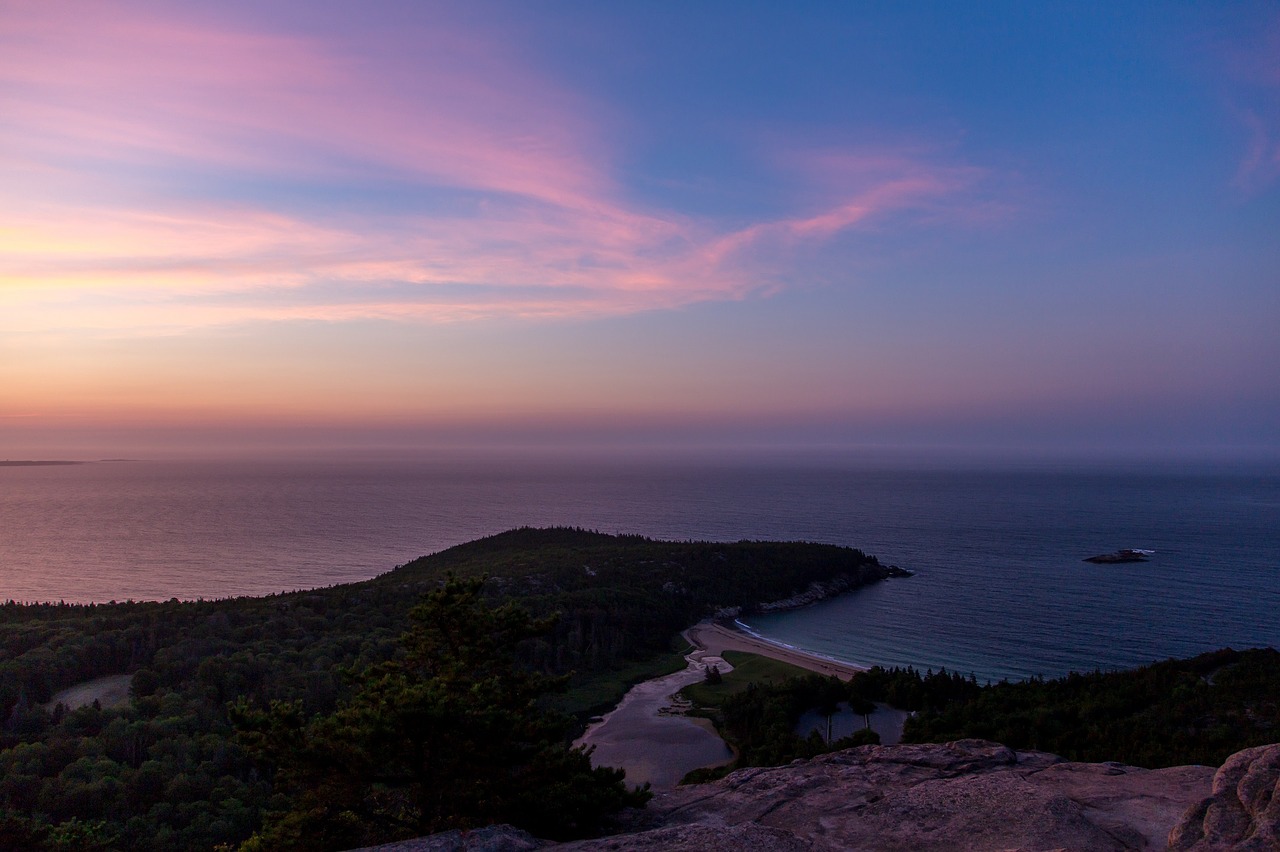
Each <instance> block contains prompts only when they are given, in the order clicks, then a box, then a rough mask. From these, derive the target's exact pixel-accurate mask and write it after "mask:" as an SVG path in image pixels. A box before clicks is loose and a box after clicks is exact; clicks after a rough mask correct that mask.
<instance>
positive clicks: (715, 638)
mask: <svg viewBox="0 0 1280 852" xmlns="http://www.w3.org/2000/svg"><path fill="white" fill-rule="evenodd" d="M680 635H681V636H683V637H684V638H685V640H686V641H688V642H689V644H690V645H693V646H694V647H695V648H697V649H698V650H699V651H700V652H702V653H704V654H713V655H716V656H719V655H721V654H723V652H725V651H745V652H747V653H749V654H759V655H760V656H762V657H768V658H770V659H773V660H778V661H780V662H784V663H790V664H791V665H793V666H796V667H797V668H802V669H806V670H808V671H811V672H817V673H818V674H822V675H834V676H836V677H838V678H839V679H840V680H851V679H852V678H853V676H854V675H855V674H857V673H858V672H865V671H866V670H867V669H866V667H864V666H855V665H854V664H853V663H844V662H841V661H839V660H833V659H831V658H830V657H823V656H820V655H818V654H814V653H811V652H809V651H801V650H798V649H796V648H789V647H787V646H786V645H781V644H779V643H777V642H770V641H769V640H767V639H762V638H760V637H759V636H755V635H753V634H751V633H748V632H747V631H745V630H743V629H742V628H740V627H737V626H733V627H730V626H729V625H727V624H725V623H723V622H719V621H710V620H708V621H700V622H698V623H697V624H695V625H693V626H692V627H690V628H688V629H686V630H685V631H684V632H683V633H681V634H680Z"/></svg>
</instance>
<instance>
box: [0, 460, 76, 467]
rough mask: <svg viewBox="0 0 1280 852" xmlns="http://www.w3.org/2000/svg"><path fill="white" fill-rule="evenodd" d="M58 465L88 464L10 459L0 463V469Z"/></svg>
mask: <svg viewBox="0 0 1280 852" xmlns="http://www.w3.org/2000/svg"><path fill="white" fill-rule="evenodd" d="M59 464H88V462H82V461H63V460H48V461H30V460H23V459H18V460H16V461H15V460H11V459H5V460H4V461H0V467H40V466H49V465H59Z"/></svg>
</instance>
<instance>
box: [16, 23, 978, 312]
mask: <svg viewBox="0 0 1280 852" xmlns="http://www.w3.org/2000/svg"><path fill="white" fill-rule="evenodd" d="M0 46H2V49H0V115H2V116H3V118H0V176H2V177H3V178H4V179H5V181H6V183H7V184H8V186H9V187H10V191H9V192H7V193H6V194H5V195H4V196H3V197H0V282H2V283H3V287H0V307H3V310H0V330H3V331H6V332H10V333H13V332H53V331H58V330H66V329H77V328H79V329H87V328H94V329H102V330H107V331H121V332H123V331H134V332H136V331H139V330H147V331H151V332H161V333H163V332H166V331H181V330H182V329H187V328H192V327H198V326H206V325H213V324H225V323H242V322H254V321H274V320H289V319H320V320H329V321H341V320H347V319H356V318H370V317H375V318H395V319H410V320H421V321H460V320H471V319H479V318H486V317H496V316H523V317H564V316H601V315H612V314H619V313H629V312H635V311H645V310H654V309H665V308H674V307H679V306H682V305H687V304H691V303H694V302H699V301H706V300H713V299H739V298H744V297H748V296H750V295H751V294H753V293H760V292H767V291H768V290H769V289H770V288H772V287H773V286H776V285H775V283H774V280H775V279H774V278H773V277H771V276H770V275H768V274H767V273H763V272H762V270H766V269H767V267H768V266H769V263H764V264H760V265H753V264H750V263H745V262H743V260H744V253H747V252H748V250H749V252H750V253H753V258H754V259H755V260H759V259H760V255H761V254H764V255H768V259H769V260H770V261H771V262H773V263H775V264H785V263H786V262H787V260H786V258H787V255H788V253H793V252H796V251H803V250H817V249H818V248H820V247H821V245H822V244H823V243H824V242H825V241H827V240H829V239H830V238H831V237H832V236H833V235H835V234H838V233H840V232H843V231H846V230H849V229H856V228H859V227H864V226H866V225H867V224H868V223H870V222H873V221H875V220H876V219H877V217H880V216H882V215H884V214H886V213H900V212H902V211H910V210H918V211H926V210H928V209H929V208H930V207H931V206H933V205H935V204H936V202H937V201H938V199H940V198H948V197H950V198H957V197H963V196H964V194H965V193H966V191H967V190H968V189H969V188H970V187H971V185H972V183H973V181H974V178H975V175H974V173H972V172H965V171H964V170H961V169H957V168H955V167H941V166H931V165H929V164H928V162H927V161H909V160H906V159H904V158H898V159H897V160H891V161H886V162H883V163H880V164H879V165H880V167H879V168H878V169H877V170H876V172H875V174H874V175H871V176H870V177H868V174H867V173H865V172H864V173H863V175H862V177H861V179H860V181H858V182H854V183H851V182H849V181H845V180H838V181H832V180H831V177H832V176H833V175H834V174H836V172H838V171H839V169H838V168H836V167H835V166H833V165H831V164H830V163H828V164H827V167H826V168H823V167H822V164H820V163H819V164H816V165H815V169H816V170H817V174H815V175H811V176H810V179H812V180H816V181H819V182H822V181H826V182H827V183H829V184H831V185H832V186H835V187H837V188H840V187H842V189H839V191H837V192H830V191H829V192H827V193H826V196H827V197H825V198H823V199H821V201H820V202H819V203H816V204H809V205H807V207H806V208H805V209H803V210H798V211H797V213H796V214H795V215H793V216H789V217H784V218H781V219H776V220H770V221H762V222H759V223H756V224H752V225H748V226H746V227H742V226H740V225H739V226H737V227H726V226H724V225H723V224H721V223H718V222H717V221H715V220H713V219H709V218H704V219H695V218H692V217H689V216H686V215H682V214H680V213H678V212H674V211H670V210H662V209H652V207H648V206H642V205H640V204H637V203H635V202H633V201H631V200H629V198H628V193H627V190H626V187H624V186H622V185H621V184H620V182H619V180H618V179H617V178H616V177H615V174H616V170H615V168H614V163H615V161H616V159H617V158H618V156H619V151H618V150H617V148H618V144H619V143H618V142H617V140H616V138H614V134H611V133H610V132H609V127H608V122H607V121H605V120H603V119H602V118H600V115H599V113H600V110H598V109H597V108H596V107H595V106H594V105H593V104H591V103H589V102H586V101H584V100H582V99H581V98H579V97H577V96H575V95H574V94H573V93H572V92H571V91H566V89H565V88H564V87H563V86H561V85H558V84H557V83H556V82H555V81H553V80H550V79H548V78H546V77H545V76H543V75H541V74H539V73H537V71H536V69H533V68H530V67H528V66H527V65H524V64H520V63H519V62H517V61H515V60H513V59H508V58H507V57H510V56H512V55H513V54H512V51H510V50H509V49H507V47H506V46H504V45H502V44H497V43H493V42H490V41H486V40H485V38H484V37H483V36H481V35H476V34H474V33H468V32H463V31H460V30H458V29H457V28H451V27H449V26H447V25H444V26H440V27H438V28H433V29H430V30H426V29H423V30H421V31H415V32H414V33H413V44H412V50H411V51H409V50H408V49H407V48H405V49H399V50H396V49H393V50H391V51H390V52H389V53H388V54H387V55H385V56H384V55H375V54H374V53H372V52H369V51H365V50H361V49H360V47H359V46H358V45H357V44H355V43H354V42H348V41H344V40H342V39H339V38H336V37H326V38H320V37H318V36H312V37H304V36H292V35H291V36H285V35H279V34H275V33H272V32H270V31H267V30H265V29H259V30H255V29H254V28H252V27H249V26H247V25H239V26H233V25H229V24H226V23H224V22H218V21H214V20H212V19H205V20H197V19H195V18H194V17H185V18H182V17H159V16H156V15H144V14H138V13H136V12H132V13H131V12H130V11H129V9H128V8H122V7H118V6H112V7H106V6H98V5H87V6H84V7H78V8H77V12H76V13H75V14H74V15H71V14H68V13H67V12H66V8H65V7H60V8H55V7H53V6H44V5H37V4H32V5H21V4H19V5H10V6H9V8H8V9H7V10H6V14H5V15H4V16H2V18H0ZM393 47H394V46H393ZM401 47H402V48H404V47H405V46H401ZM271 187H275V188H276V189H279V190H280V192H279V193H277V194H272V193H271V191H270V188H271ZM388 187H391V188H393V189H394V192H393V193H389V192H388ZM326 192H328V193H329V195H324V193H326ZM309 194H311V195H315V196H323V200H310V201H298V200H297V199H298V197H299V196H303V197H306V196H308V195H309ZM381 194H391V195H394V198H393V199H392V200H385V201H384V200H380V196H381ZM338 198H340V199H343V200H334V199H338Z"/></svg>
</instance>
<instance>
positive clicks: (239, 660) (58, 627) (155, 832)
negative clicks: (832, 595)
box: [0, 529, 887, 850]
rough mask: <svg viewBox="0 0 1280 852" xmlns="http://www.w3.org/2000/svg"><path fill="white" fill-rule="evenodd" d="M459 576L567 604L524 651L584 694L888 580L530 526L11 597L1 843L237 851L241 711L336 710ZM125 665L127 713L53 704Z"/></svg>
mask: <svg viewBox="0 0 1280 852" xmlns="http://www.w3.org/2000/svg"><path fill="white" fill-rule="evenodd" d="M450 573H452V574H454V575H456V576H458V577H460V578H478V577H487V578H488V579H487V581H486V582H485V584H484V586H483V594H484V596H485V598H486V599H487V600H488V601H489V603H490V605H497V604H498V603H500V602H501V601H503V600H513V599H514V600H518V601H519V602H520V603H521V605H522V606H523V607H524V608H526V609H527V610H529V611H530V612H531V613H532V614H533V615H534V616H535V617H539V618H540V617H543V616H548V615H553V614H554V615H557V616H558V618H557V619H556V620H555V621H554V623H553V624H552V625H550V626H549V631H548V632H546V633H543V634H539V635H538V636H536V637H532V638H528V639H526V640H524V641H523V642H522V643H521V644H520V646H519V647H518V648H517V649H515V650H516V651H517V652H518V655H519V659H520V660H521V661H522V664H523V665H524V667H525V668H527V669H529V670H531V671H536V672H539V673H542V674H546V675H553V676H554V675H564V674H569V673H573V679H572V681H571V686H572V685H573V684H578V683H585V682H588V681H590V680H591V679H592V678H599V677H601V676H603V675H605V674H607V673H609V672H611V671H617V670H622V669H624V668H626V667H627V666H635V665H636V664H637V662H638V661H644V660H646V659H652V658H653V657H654V656H655V655H658V654H669V653H670V640H671V637H672V635H673V634H674V633H676V632H678V631H679V630H680V629H682V628H684V627H686V626H688V625H689V624H691V623H694V622H695V621H697V620H699V619H701V618H703V617H705V616H706V615H708V614H709V613H711V612H713V611H715V610H717V609H719V608H723V607H735V606H741V607H746V608H748V609H749V608H750V606H751V605H752V604H755V603H758V602H764V601H770V600H777V599H782V598H786V597H789V596H791V595H792V594H794V593H796V592H799V591H802V590H804V589H805V588H806V587H807V586H808V585H809V584H810V583H812V582H815V581H829V580H832V579H835V578H837V577H842V576H843V577H846V578H848V579H850V580H851V582H852V584H853V585H857V584H861V583H864V582H870V581H872V580H875V579H879V578H881V577H883V576H885V574H886V573H887V572H886V570H885V569H883V568H882V567H881V566H879V564H878V563H877V562H876V561H875V559H874V558H872V557H868V556H866V555H864V554H862V553H861V552H859V551H857V550H853V549H850V548H841V547H834V546H828V545H813V544H800V543H783V544H779V543H766V542H742V543H737V544H710V543H699V542H657V541H651V540H648V539H645V538H642V537H638V536H608V535H601V534H599V533H593V532H588V531H584V530H573V529H554V530H534V529H521V530H514V531H511V532H508V533H504V534H501V535H497V536H493V537H491V538H487V539H482V540H480V541H476V542H472V543H470V544H466V545H461V546H459V547H455V548H452V549H450V550H447V551H444V552H442V553H440V554H436V555H433V556H429V557H424V558H422V559H418V560H415V561H414V562H411V563H409V564H407V565H404V566H401V567H399V568H397V569H396V570H394V571H392V572H389V573H388V574H385V575H382V576H380V577H377V578H374V579H373V580H370V581H367V582H363V583H355V584H349V585H343V586H335V587H331V588H326V589H318V590H313V591H307V592H296V593H290V594H281V595H275V596H270V597H265V598H243V599H231V600H220V601H203V602H178V601H176V600H175V601H169V602H159V603H133V602H128V603H120V604H109V605H96V606H71V605H56V604H54V605H48V604H46V605H35V606H23V605H17V604H9V605H4V606H0V848H39V847H40V846H44V847H46V848H66V849H95V848H99V849H113V848H120V849H138V850H152V849H154V850H162V849H163V850H169V849H210V848H213V847H215V846H217V845H219V844H226V845H228V846H229V848H235V846H236V845H238V844H239V843H241V842H243V841H244V840H246V839H247V838H248V837H249V836H250V835H251V834H252V833H253V832H254V831H256V830H258V829H259V827H260V826H261V825H262V819H263V814H264V812H265V811H267V810H268V809H269V808H272V807H277V806H278V805H279V802H278V801H276V800H275V799H273V797H277V798H278V796H279V792H280V791H279V790H277V789H276V788H275V786H274V785H273V781H274V779H273V777H272V774H271V772H270V771H269V770H266V769H264V768H263V766H262V764H261V761H256V760H254V759H253V755H251V754H249V753H248V751H246V748H245V746H244V743H243V738H242V737H237V735H236V730H235V728H234V726H233V724H232V719H231V714H230V711H229V708H230V707H232V706H237V707H240V708H241V709H242V711H243V712H250V711H252V710H254V709H257V710H261V711H264V712H266V711H267V710H268V709H269V708H270V707H271V706H272V703H273V702H286V703H290V704H291V705H293V706H296V707H297V712H298V713H299V714H300V717H301V718H303V719H311V718H319V717H321V716H324V715H326V714H332V713H334V712H335V711H336V710H337V709H338V708H340V707H341V706H343V705H344V702H349V701H351V700H353V697H354V696H356V695H358V694H359V690H360V686H361V684H362V683H363V678H364V673H367V672H368V671H370V670H371V669H373V668H375V667H377V666H379V665H382V664H384V663H387V662H388V661H392V660H394V659H397V658H398V657H400V656H402V655H403V654H404V653H405V652H404V647H403V644H402V642H401V637H402V635H403V634H404V633H405V632H406V630H408V628H409V626H410V618H409V613H410V610H411V609H412V608H413V607H414V605H415V604H416V603H417V602H418V601H419V600H420V599H421V598H422V596H423V595H424V594H425V593H427V592H430V591H432V590H434V589H438V588H439V587H440V585H441V582H442V581H443V579H444V578H445V576H446V575H447V574H450ZM121 674H125V675H129V676H130V677H131V684H132V696H131V700H130V702H129V703H128V705H127V706H123V707H119V708H107V709H103V708H101V707H97V706H87V707H83V708H80V709H77V710H71V711H68V710H66V709H65V708H63V707H60V706H57V705H53V706H50V704H49V702H50V701H51V700H52V698H53V696H54V694H55V693H56V692H58V691H59V690H61V689H64V688H67V687H70V686H73V685H76V684H80V683H83V682H84V681H87V680H91V679H93V678H97V677H101V676H106V675H121ZM572 695H573V694H572V692H571V694H570V699H571V700H570V706H573V705H572ZM578 709H581V710H586V709H588V708H587V707H586V706H585V705H582V706H580V707H578Z"/></svg>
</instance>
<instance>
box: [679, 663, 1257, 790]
mask: <svg viewBox="0 0 1280 852" xmlns="http://www.w3.org/2000/svg"><path fill="white" fill-rule="evenodd" d="M841 702H847V703H848V704H849V705H850V706H851V707H852V708H853V712H854V713H858V714H864V713H869V712H871V709H872V708H873V707H874V703H873V702H882V703H885V704H889V705H891V706H893V707H897V708H898V709H901V710H911V711H915V712H914V714H913V715H912V716H911V717H910V718H909V719H908V720H907V723H906V727H905V729H904V731H903V741H904V742H920V743H925V742H948V741H952V740H958V739H965V738H970V737H974V738H980V739H987V740H993V741H995V742H999V743H1003V744H1004V745H1007V746H1010V747H1011V748H1015V749H1034V750H1039V751H1047V752H1052V753H1053V754H1058V755H1061V756H1063V757H1065V758H1067V759H1069V760H1079V761H1087V762H1103V761H1118V762H1121V763H1128V764H1132V765H1135V766H1143V767H1147V768H1151V769H1155V768H1160V767H1165V766H1179V765H1184V764H1202V765H1208V766H1218V765H1220V764H1221V763H1222V762H1223V761H1224V760H1226V758H1227V757H1229V756H1230V755H1232V754H1233V753H1235V752H1237V751H1239V750H1241V749H1244V748H1250V747H1253V746H1258V745H1265V744H1268V743H1273V742H1276V741H1277V740H1280V652H1277V651H1276V650H1275V649H1274V648H1266V649H1254V650H1249V651H1234V650H1231V649H1225V650H1221V651H1214V652H1211V653H1208V654H1203V655H1201V656H1198V657H1195V658H1193V659H1189V660H1167V661H1165V662H1160V663H1155V664H1152V665H1150V666H1144V667H1142V668H1139V669H1132V670H1128V671H1117V672H1094V673H1092V674H1070V675H1068V676H1066V677H1063V678H1057V679H1053V680H1045V679H1043V678H1033V679H1031V680H1028V681H1020V682H1016V683H1010V682H1007V681H1002V682H1000V683H996V684H988V685H986V686H980V685H979V684H978V682H977V680H976V679H975V678H974V677H973V676H972V675H969V676H968V677H964V676H961V675H959V674H957V673H955V672H948V671H946V670H945V669H944V670H942V671H937V672H934V671H926V672H923V673H922V672H919V671H917V670H915V669H914V668H910V667H908V668H905V669H903V668H893V669H885V668H881V667H876V668H873V669H871V670H870V671H867V672H863V673H860V674H857V675H855V676H854V678H853V679H852V680H851V681H849V682H848V683H841V682H839V681H837V680H836V679H834V678H822V677H819V676H816V675H814V676H808V677H802V678H795V679H792V680H789V681H786V682H783V683H780V684H775V685H771V686H767V687H754V686H753V687H750V688H748V689H747V690H746V691H745V692H742V693H740V694H738V695H735V696H731V697H729V698H727V699H725V701H724V702H723V703H722V704H721V705H720V706H719V707H717V708H713V709H712V710H711V711H710V712H709V714H708V715H710V716H711V717H712V718H713V719H714V720H715V721H716V724H717V726H718V728H719V729H720V731H721V732H722V734H723V735H724V737H725V738H726V740H728V741H729V742H731V743H732V744H733V745H734V746H735V747H736V748H738V749H739V750H740V752H741V754H740V758H739V760H738V762H737V763H736V764H735V765H734V768H737V767H740V766H757V765H778V764H783V763H787V762H789V761H791V760H794V759H796V758H801V757H810V756H813V755H815V754H821V753H824V752H827V751H831V750H833V749H836V748H843V747H846V746H848V745H854V744H862V743H869V742H875V739H874V738H873V737H866V736H859V737H858V739H859V740H860V741H861V742H858V743H853V742H846V741H837V742H835V743H830V744H828V743H824V742H823V741H822V740H821V739H820V738H818V737H816V736H813V737H810V738H809V739H807V740H805V739H802V738H800V737H798V736H797V735H796V734H795V728H796V722H797V720H798V719H799V717H800V715H801V714H802V713H805V712H808V711H810V710H815V709H816V710H818V711H819V712H822V713H827V714H830V713H832V712H834V708H835V706H836V705H837V704H839V703H841ZM724 771H725V770H713V771H700V772H699V773H695V777H696V778H698V779H703V778H708V777H715V776H717V775H721V774H724Z"/></svg>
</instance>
